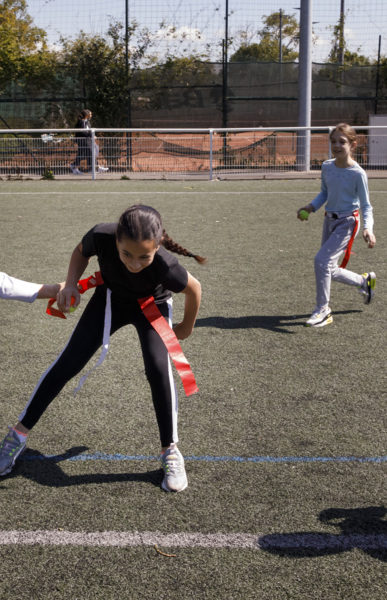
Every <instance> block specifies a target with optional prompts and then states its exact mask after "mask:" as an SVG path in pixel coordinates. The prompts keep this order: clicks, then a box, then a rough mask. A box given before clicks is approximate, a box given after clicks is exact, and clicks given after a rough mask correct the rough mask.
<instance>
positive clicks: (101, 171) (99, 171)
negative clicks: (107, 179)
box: [98, 167, 109, 173]
mask: <svg viewBox="0 0 387 600" xmlns="http://www.w3.org/2000/svg"><path fill="white" fill-rule="evenodd" d="M108 170H109V168H108V167H98V173H106V171H108Z"/></svg>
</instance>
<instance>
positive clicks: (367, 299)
mask: <svg viewBox="0 0 387 600" xmlns="http://www.w3.org/2000/svg"><path fill="white" fill-rule="evenodd" d="M363 277H364V283H363V285H361V286H359V288H358V290H359V294H361V295H362V296H363V298H364V304H371V302H372V300H373V299H374V294H375V287H376V275H375V273H363Z"/></svg>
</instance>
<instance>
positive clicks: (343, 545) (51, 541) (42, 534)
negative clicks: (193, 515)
mask: <svg viewBox="0 0 387 600" xmlns="http://www.w3.org/2000/svg"><path fill="white" fill-rule="evenodd" d="M156 544H157V545H158V546H161V547H167V548H234V549H239V548H250V549H255V550H267V551H270V550H276V549H281V550H283V551H285V552H286V550H293V551H294V549H299V550H302V549H303V548H310V549H315V550H337V551H342V550H352V549H353V548H360V549H363V550H371V549H372V550H378V549H383V548H387V535H384V534H380V535H374V534H351V535H340V534H339V535H331V534H325V533H284V534H280V533H277V534H270V535H262V534H257V535H252V534H248V533H229V534H224V533H215V534H203V533H170V534H163V533H157V532H155V533H153V532H149V531H145V532H142V533H140V532H137V531H134V532H122V531H103V532H95V533H86V532H82V531H80V532H72V531H60V530H53V531H45V530H37V531H0V545H8V546H9V545H39V546H96V547H118V548H122V547H127V546H132V547H139V546H154V545H156Z"/></svg>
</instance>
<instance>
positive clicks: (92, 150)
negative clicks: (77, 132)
mask: <svg viewBox="0 0 387 600" xmlns="http://www.w3.org/2000/svg"><path fill="white" fill-rule="evenodd" d="M91 165H92V166H91V174H92V175H91V177H92V179H93V180H95V131H94V129H92V130H91Z"/></svg>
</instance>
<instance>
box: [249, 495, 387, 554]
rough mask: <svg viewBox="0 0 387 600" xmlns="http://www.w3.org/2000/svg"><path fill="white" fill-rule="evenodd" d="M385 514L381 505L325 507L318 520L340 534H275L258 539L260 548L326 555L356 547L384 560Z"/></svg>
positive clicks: (386, 545)
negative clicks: (334, 528) (335, 529)
mask: <svg viewBox="0 0 387 600" xmlns="http://www.w3.org/2000/svg"><path fill="white" fill-rule="evenodd" d="M386 514H387V509H386V508H385V507H384V506H368V507H367V508H328V509H327V510H323V511H322V512H321V513H320V515H319V519H320V521H321V522H322V523H328V524H329V525H330V526H333V527H336V528H337V529H339V530H341V532H340V533H339V534H327V533H320V532H316V533H313V532H303V531H300V532H294V533H274V534H271V535H265V536H262V537H261V538H259V547H260V548H261V549H262V550H266V551H267V552H270V553H271V554H275V555H277V556H283V557H287V558H311V557H318V556H327V555H332V554H340V553H342V552H348V551H350V550H354V549H355V548H358V549H359V550H363V551H364V552H366V553H367V554H368V555H369V556H372V558H377V559H378V560H382V561H383V562H387V521H385V520H384V517H385V516H386Z"/></svg>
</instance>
